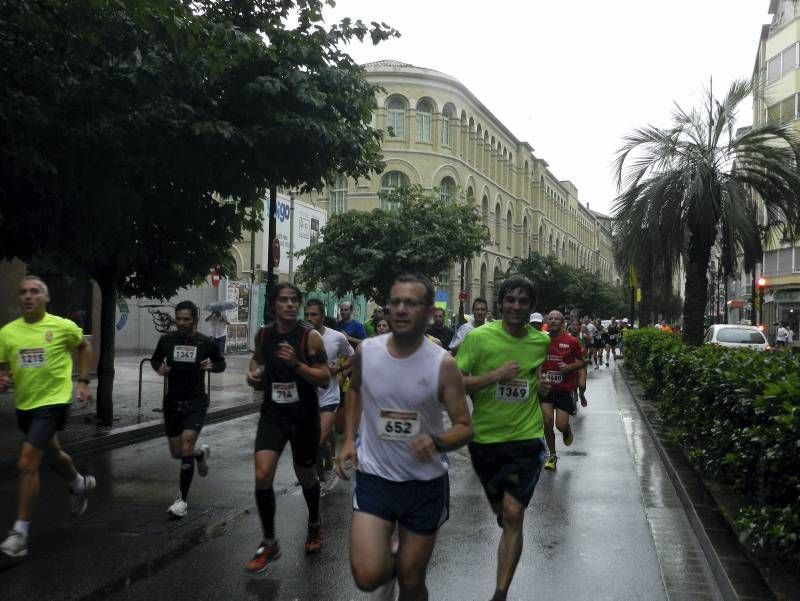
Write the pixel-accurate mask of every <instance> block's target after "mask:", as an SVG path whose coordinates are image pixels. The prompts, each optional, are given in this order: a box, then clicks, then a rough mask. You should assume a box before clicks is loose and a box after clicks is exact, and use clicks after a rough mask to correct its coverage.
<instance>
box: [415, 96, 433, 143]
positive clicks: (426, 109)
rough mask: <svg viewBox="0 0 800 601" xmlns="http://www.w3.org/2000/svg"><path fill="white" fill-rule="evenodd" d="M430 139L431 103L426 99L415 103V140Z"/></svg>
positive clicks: (423, 140) (427, 140)
mask: <svg viewBox="0 0 800 601" xmlns="http://www.w3.org/2000/svg"><path fill="white" fill-rule="evenodd" d="M430 141H431V105H430V104H429V103H428V101H426V100H420V102H419V104H417V142H426V143H428V144H430Z"/></svg>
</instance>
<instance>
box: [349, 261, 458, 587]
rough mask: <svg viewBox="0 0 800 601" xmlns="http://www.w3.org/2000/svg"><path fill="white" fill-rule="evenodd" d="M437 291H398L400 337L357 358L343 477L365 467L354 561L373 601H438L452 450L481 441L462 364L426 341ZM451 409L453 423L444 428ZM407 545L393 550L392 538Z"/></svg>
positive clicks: (417, 282) (407, 282)
mask: <svg viewBox="0 0 800 601" xmlns="http://www.w3.org/2000/svg"><path fill="white" fill-rule="evenodd" d="M433 298H434V290H433V286H432V285H431V283H430V281H429V280H428V279H427V278H426V277H424V276H421V275H416V274H403V275H400V276H398V277H397V278H396V279H395V281H394V284H393V285H392V288H391V291H390V298H389V306H390V311H389V321H390V323H391V326H392V333H390V334H384V335H381V336H377V337H374V338H369V339H367V340H365V341H363V342H362V343H361V345H360V346H359V348H358V351H357V352H356V355H355V361H354V365H353V373H352V376H351V380H350V389H349V391H348V393H347V402H346V404H345V419H346V426H345V439H344V443H343V445H342V448H341V450H340V451H339V455H338V456H337V458H336V464H337V465H336V468H337V471H338V472H339V475H340V476H342V477H343V478H347V473H346V465H347V464H348V463H350V462H352V464H353V466H354V467H355V468H356V470H357V472H356V476H355V491H354V493H353V510H354V513H353V523H352V526H351V530H350V564H351V568H352V570H353V577H354V579H355V582H356V586H358V588H359V589H361V590H362V591H373V595H372V597H371V598H373V599H392V598H393V596H390V595H393V594H394V593H393V590H394V587H395V582H397V583H398V584H399V586H400V590H401V593H402V595H401V596H402V598H403V599H408V600H420V601H421V600H424V599H428V590H427V588H426V586H425V574H426V571H427V567H428V561H429V560H430V557H431V553H432V552H433V545H434V542H435V539H436V532H437V530H438V529H439V527H440V526H441V525H442V524H443V523H444V522H445V521H446V520H447V517H448V506H449V481H448V477H447V458H446V456H445V453H446V452H447V451H451V450H454V449H457V448H459V447H461V446H464V445H465V444H467V443H468V442H469V441H470V440H471V439H472V422H471V420H470V416H469V410H468V409H467V402H466V396H465V393H464V384H463V381H462V378H461V374H460V373H459V371H458V368H457V367H456V363H455V360H454V359H453V358H452V357H451V356H450V355H449V354H448V353H447V351H445V350H444V349H442V348H440V347H438V346H437V345H435V344H434V343H432V342H430V341H428V340H426V338H425V329H426V327H427V323H428V319H429V318H430V316H431V314H432V311H433ZM442 409H444V410H446V411H447V414H448V415H449V417H450V421H451V422H452V424H453V425H452V427H451V428H450V429H449V430H444V426H443V419H442ZM395 523H398V524H399V526H398V528H399V546H398V548H397V550H396V552H395V553H393V552H392V544H391V540H392V532H393V531H394V526H395Z"/></svg>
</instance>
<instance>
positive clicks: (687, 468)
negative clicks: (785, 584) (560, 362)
mask: <svg viewBox="0 0 800 601" xmlns="http://www.w3.org/2000/svg"><path fill="white" fill-rule="evenodd" d="M619 373H620V374H621V375H622V379H623V380H624V381H625V385H626V386H627V387H628V391H629V392H630V394H631V397H632V398H633V401H634V403H635V404H636V408H637V409H638V410H639V413H640V414H641V416H642V418H643V421H644V424H645V427H646V428H647V430H648V432H650V435H651V437H652V438H653V442H654V443H655V447H656V449H657V450H658V454H659V456H660V457H661V461H662V462H663V464H664V467H665V469H666V471H667V474H668V475H669V479H670V480H671V481H672V484H673V486H674V487H675V490H676V492H677V493H678V498H679V499H680V500H681V504H682V505H683V508H684V511H685V512H686V515H687V517H688V518H689V523H690V524H691V526H692V530H694V533H695V536H697V540H698V541H699V543H700V547H701V548H702V549H703V554H704V555H705V557H706V561H708V565H709V567H710V568H711V572H712V574H713V575H714V579H715V580H716V582H717V585H718V586H719V589H720V592H721V593H722V598H723V599H724V600H725V601H768V600H769V601H774V600H775V599H777V597H776V596H775V594H774V593H773V592H772V590H771V589H770V588H769V586H768V585H767V583H766V581H765V580H764V578H763V576H762V574H761V572H760V571H759V570H758V568H757V567H756V566H755V565H754V564H753V562H752V561H751V560H750V558H749V557H748V556H747V554H746V553H745V551H744V549H743V548H742V546H741V544H740V543H739V539H738V537H737V536H736V534H735V533H734V532H733V529H732V528H731V526H730V524H729V523H728V521H727V520H726V519H725V516H724V515H723V513H722V511H721V510H720V508H719V506H718V505H717V502H716V501H715V499H714V497H713V495H711V493H710V492H709V491H708V489H707V488H706V486H705V484H704V483H703V480H702V478H700V476H699V475H698V474H697V472H695V470H694V468H692V466H691V465H690V464H689V461H688V460H687V459H686V457H685V456H684V454H683V450H682V449H681V447H680V446H678V445H677V444H675V443H674V442H672V441H671V440H669V438H667V437H666V435H665V434H664V433H663V432H662V429H661V428H660V426H659V423H660V418H659V417H658V411H657V409H656V407H655V406H654V405H653V404H652V403H651V402H650V401H647V400H646V399H643V398H642V397H641V390H640V389H638V385H636V389H635V388H634V385H632V383H631V381H630V379H629V374H628V373H627V370H624V369H623V370H620V372H619Z"/></svg>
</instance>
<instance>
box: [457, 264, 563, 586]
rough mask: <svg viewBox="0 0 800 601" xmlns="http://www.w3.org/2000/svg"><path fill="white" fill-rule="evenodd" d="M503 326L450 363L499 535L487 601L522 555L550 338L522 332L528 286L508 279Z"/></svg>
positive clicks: (491, 328)
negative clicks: (468, 411) (465, 397)
mask: <svg viewBox="0 0 800 601" xmlns="http://www.w3.org/2000/svg"><path fill="white" fill-rule="evenodd" d="M498 299H499V301H500V305H501V309H502V315H503V317H502V319H499V320H496V321H493V322H490V323H487V324H485V325H484V326H482V327H480V328H476V329H474V330H472V331H471V332H470V333H469V334H468V335H467V337H466V338H465V339H464V342H462V343H461V346H460V347H459V350H458V355H456V362H457V363H458V368H459V369H460V370H461V373H462V374H463V375H464V386H465V388H466V390H467V393H469V394H471V395H472V399H473V405H474V408H473V411H472V424H473V427H474V429H475V437H474V439H473V441H472V442H471V443H470V445H469V452H470V458H471V460H472V466H473V468H474V469H475V472H476V473H477V474H478V478H479V479H480V481H481V484H482V485H483V489H484V492H485V493H486V497H487V498H488V500H489V503H490V504H491V506H492V510H493V511H494V513H495V515H496V516H497V523H498V525H499V526H500V527H501V528H502V529H503V534H502V536H501V537H500V545H499V548H498V566H497V587H496V588H495V593H494V596H493V597H492V600H493V601H505V600H506V596H507V594H508V589H509V587H510V586H511V580H512V579H513V577H514V572H515V570H516V568H517V563H518V562H519V558H520V556H521V555H522V524H523V519H524V517H525V508H526V507H527V506H528V503H529V502H530V500H531V497H532V496H533V490H534V488H535V487H536V483H537V482H538V480H539V474H540V473H541V470H542V465H543V463H544V460H545V456H546V453H545V443H544V440H543V438H544V422H543V420H542V411H541V407H540V405H539V398H538V395H537V391H538V390H541V391H542V392H545V393H546V392H548V391H549V388H550V385H549V383H546V382H543V381H540V375H541V374H540V371H541V369H540V368H541V366H542V364H543V363H544V361H545V358H546V356H547V349H548V347H549V346H550V338H549V337H548V335H547V334H545V333H543V332H540V331H538V330H536V329H534V328H532V327H531V326H530V325H528V316H529V315H530V314H531V310H532V309H533V305H534V303H535V301H536V294H535V289H534V286H533V282H531V281H530V280H529V279H527V278H525V277H522V276H512V277H510V278H508V279H507V280H506V281H505V282H503V284H502V285H501V286H500V291H499V293H498Z"/></svg>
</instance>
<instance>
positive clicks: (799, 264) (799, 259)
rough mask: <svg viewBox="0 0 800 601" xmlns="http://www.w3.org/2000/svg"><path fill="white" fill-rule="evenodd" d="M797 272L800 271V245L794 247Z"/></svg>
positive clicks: (795, 270)
mask: <svg viewBox="0 0 800 601" xmlns="http://www.w3.org/2000/svg"><path fill="white" fill-rule="evenodd" d="M793 271H794V272H795V273H800V246H795V248H794V269H793Z"/></svg>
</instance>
